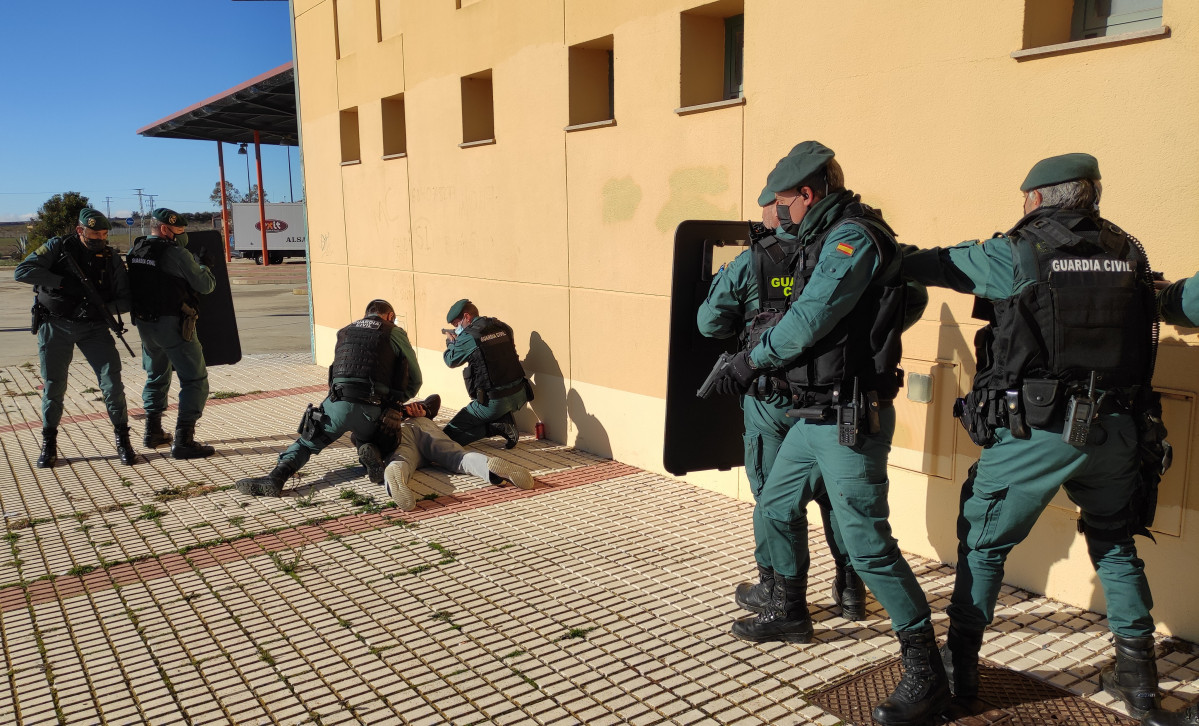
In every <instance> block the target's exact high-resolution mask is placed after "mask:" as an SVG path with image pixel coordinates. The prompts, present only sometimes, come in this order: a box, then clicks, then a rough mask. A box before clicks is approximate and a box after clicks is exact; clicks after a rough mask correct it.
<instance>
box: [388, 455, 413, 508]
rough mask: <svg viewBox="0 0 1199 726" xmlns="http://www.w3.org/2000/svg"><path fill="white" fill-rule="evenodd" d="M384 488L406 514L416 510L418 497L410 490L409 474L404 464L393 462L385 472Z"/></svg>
mask: <svg viewBox="0 0 1199 726" xmlns="http://www.w3.org/2000/svg"><path fill="white" fill-rule="evenodd" d="M383 487H384V488H385V489H386V490H387V496H389V497H391V501H393V502H395V503H396V506H397V507H399V508H400V509H402V510H404V511H405V512H411V511H412V510H413V509H416V495H415V494H413V493H412V490H411V489H409V488H408V473H407V470H406V469H405V468H404V462H402V461H393V462H391V463H390V464H388V465H387V468H386V469H384V470H383Z"/></svg>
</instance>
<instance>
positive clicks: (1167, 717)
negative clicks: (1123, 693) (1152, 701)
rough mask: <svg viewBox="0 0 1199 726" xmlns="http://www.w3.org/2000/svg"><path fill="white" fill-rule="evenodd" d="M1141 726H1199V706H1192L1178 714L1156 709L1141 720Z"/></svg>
mask: <svg viewBox="0 0 1199 726" xmlns="http://www.w3.org/2000/svg"><path fill="white" fill-rule="evenodd" d="M1141 726H1199V704H1192V705H1190V706H1187V707H1186V709H1184V710H1182V711H1179V712H1178V713H1170V712H1169V711H1163V710H1161V709H1160V708H1155V709H1153V710H1152V711H1150V712H1149V713H1146V714H1145V717H1144V718H1142V719H1141Z"/></svg>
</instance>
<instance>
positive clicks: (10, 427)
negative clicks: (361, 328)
mask: <svg viewBox="0 0 1199 726" xmlns="http://www.w3.org/2000/svg"><path fill="white" fill-rule="evenodd" d="M328 390H329V387H328V386H324V385H322V386H301V387H299V388H284V389H282V390H278V391H263V392H262V393H256V394H254V395H253V396H237V397H236V398H218V399H215V400H212V399H210V400H209V401H208V402H207V403H205V404H204V405H205V406H228V405H230V404H234V403H244V402H246V401H259V400H262V399H264V398H280V397H283V396H298V395H300V394H303V393H317V392H322V393H323V392H325V391H328ZM177 408H179V406H178V404H175V403H172V404H171V405H170V406H167V410H169V411H174V410H176V409H177ZM145 412H146V409H144V408H131V409H129V415H130V416H140V415H141V414H144V413H145ZM102 420H104V421H106V420H108V413H107V412H106V411H100V412H97V413H83V414H79V415H77V416H63V417H62V420H61V421H60V422H59V425H62V424H73V423H84V422H86V421H102ZM41 427H42V422H41V421H27V422H25V423H19V424H5V425H4V426H0V434H7V433H12V432H13V431H28V430H30V429H40V428H41Z"/></svg>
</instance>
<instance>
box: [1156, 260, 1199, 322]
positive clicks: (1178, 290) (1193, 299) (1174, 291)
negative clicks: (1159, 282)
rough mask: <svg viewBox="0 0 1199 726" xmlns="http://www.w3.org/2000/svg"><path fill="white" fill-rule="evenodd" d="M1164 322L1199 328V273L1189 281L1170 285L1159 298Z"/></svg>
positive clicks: (1180, 281)
mask: <svg viewBox="0 0 1199 726" xmlns="http://www.w3.org/2000/svg"><path fill="white" fill-rule="evenodd" d="M1157 301H1158V307H1159V309H1160V310H1161V315H1162V320H1165V321H1166V322H1167V323H1170V324H1171V325H1185V326H1191V327H1194V326H1199V272H1196V273H1195V276H1194V277H1192V278H1190V279H1188V280H1179V281H1177V282H1172V283H1170V286H1169V287H1167V288H1166V289H1165V290H1162V291H1161V293H1159V294H1158V296H1157Z"/></svg>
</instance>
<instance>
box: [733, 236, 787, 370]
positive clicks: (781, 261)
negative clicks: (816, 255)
mask: <svg viewBox="0 0 1199 726" xmlns="http://www.w3.org/2000/svg"><path fill="white" fill-rule="evenodd" d="M749 245H750V249H751V250H752V251H753V265H754V276H755V277H756V279H757V283H758V306H757V307H756V308H754V309H751V310H746V312H745V321H746V323H747V325H746V328H745V330H744V331H743V333H742V340H741V342H742V347H743V348H744V349H745V350H753V349H754V348H756V347H757V345H758V343H759V342H760V341H761V340H762V334H763V333H765V332H766V331H767V330H770V329H771V328H773V327H774V326H775V325H778V322H779V321H780V320H782V319H783V315H784V314H786V312H787V308H788V307H789V306H790V302H789V301H790V299H791V287H792V285H794V283H795V278H794V269H795V262H796V253H797V252H799V250H800V247H801V246H802V245H800V243H799V240H782V239H779V238H778V237H775V236H774V235H767V236H765V237H760V238H756V239H751V240H750V243H749Z"/></svg>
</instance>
